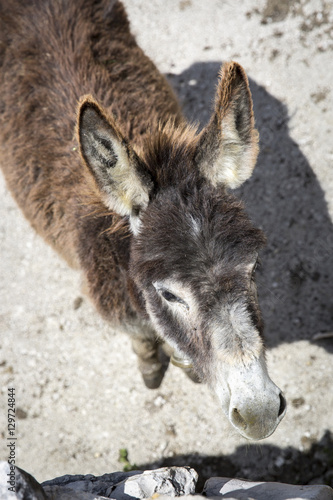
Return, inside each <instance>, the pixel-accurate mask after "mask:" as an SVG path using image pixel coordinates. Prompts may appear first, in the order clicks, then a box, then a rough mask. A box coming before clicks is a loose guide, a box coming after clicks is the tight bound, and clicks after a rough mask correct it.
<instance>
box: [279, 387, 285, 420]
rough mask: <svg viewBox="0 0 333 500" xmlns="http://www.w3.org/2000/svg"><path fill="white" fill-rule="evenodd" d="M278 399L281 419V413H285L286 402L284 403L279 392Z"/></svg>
mask: <svg viewBox="0 0 333 500" xmlns="http://www.w3.org/2000/svg"><path fill="white" fill-rule="evenodd" d="M279 397H280V408H279V417H281V415H283V413H284V412H285V411H286V408H287V402H286V400H285V398H284V396H282V394H281V392H280V394H279Z"/></svg>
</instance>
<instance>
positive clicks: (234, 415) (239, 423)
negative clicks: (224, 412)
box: [231, 408, 247, 429]
mask: <svg viewBox="0 0 333 500" xmlns="http://www.w3.org/2000/svg"><path fill="white" fill-rule="evenodd" d="M231 422H232V423H233V424H234V425H235V426H236V427H238V429H246V427H247V423H246V422H245V420H244V418H243V417H242V415H241V414H240V413H239V411H238V410H237V408H233V409H232V412H231Z"/></svg>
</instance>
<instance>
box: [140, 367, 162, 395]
mask: <svg viewBox="0 0 333 500" xmlns="http://www.w3.org/2000/svg"><path fill="white" fill-rule="evenodd" d="M140 371H141V375H142V378H143V381H144V383H145V386H146V387H147V388H148V389H158V388H159V387H160V385H161V383H162V380H163V377H164V373H165V368H164V366H163V365H162V363H154V364H152V365H148V366H147V365H141V366H140Z"/></svg>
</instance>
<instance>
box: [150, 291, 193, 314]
mask: <svg viewBox="0 0 333 500" xmlns="http://www.w3.org/2000/svg"><path fill="white" fill-rule="evenodd" d="M158 291H159V293H160V294H161V295H162V297H163V298H164V299H165V300H167V301H168V302H172V303H173V304H180V305H181V306H183V307H184V308H185V309H186V310H187V311H188V310H189V306H188V305H187V304H186V302H185V300H183V299H181V298H180V297H177V295H175V294H173V293H172V292H169V290H167V289H166V288H160V289H159V290H158Z"/></svg>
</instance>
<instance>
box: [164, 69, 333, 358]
mask: <svg viewBox="0 0 333 500" xmlns="http://www.w3.org/2000/svg"><path fill="white" fill-rule="evenodd" d="M220 66H221V63H220V62H210V63H196V64H194V65H192V66H191V67H190V68H189V69H187V70H186V71H184V72H183V73H181V74H180V75H173V74H169V75H167V76H168V79H169V81H170V82H171V84H172V86H173V87H174V88H175V90H176V93H177V95H178V96H179V98H180V102H181V104H182V106H183V110H184V113H185V115H186V116H187V118H188V119H189V120H190V121H199V122H200V124H201V126H202V125H204V124H205V123H206V122H207V121H208V119H209V117H210V113H211V109H212V103H213V99H214V93H215V83H216V82H217V75H218V72H219V69H220ZM250 87H251V91H252V96H253V101H254V113H255V118H256V126H257V128H258V130H259V133H260V155H259V158H258V163H257V166H256V168H255V171H254V174H253V176H252V178H251V179H250V180H249V181H248V182H247V183H246V184H245V186H244V187H242V188H241V189H239V190H238V194H239V195H240V197H241V198H242V199H243V200H244V202H245V205H246V208H247V211H248V213H249V214H250V215H251V217H252V219H253V220H254V222H255V223H256V224H257V225H258V226H260V227H262V228H263V230H264V231H265V233H266V235H267V238H268V244H267V247H266V249H265V250H264V251H263V253H262V255H261V260H262V266H261V269H260V270H259V271H258V273H257V283H258V289H259V299H260V304H261V308H262V311H263V316H264V320H265V324H266V343H267V345H268V346H269V347H273V346H275V345H278V344H279V343H281V342H293V341H296V340H302V339H308V340H312V338H313V336H314V335H315V334H317V333H318V332H329V331H332V330H333V294H332V282H333V225H332V222H331V220H330V217H329V214H328V210H327V205H326V202H325V199H324V192H323V190H322V188H321V186H320V184H319V182H318V180H317V178H316V176H315V174H314V172H313V171H312V169H311V166H310V165H309V163H308V161H307V159H306V158H305V156H304V155H303V153H302V152H301V150H300V149H299V147H298V145H297V144H296V143H295V141H294V140H293V139H292V138H291V137H290V135H289V129H288V120H289V117H288V110H287V108H286V106H285V105H284V104H283V103H281V102H280V101H279V100H277V99H276V98H275V97H273V96H272V95H271V94H269V93H268V92H267V90H265V88H263V87H262V86H260V85H258V84H256V83H255V82H254V81H253V80H250ZM319 342H320V345H322V346H323V347H325V348H326V349H327V350H329V351H331V352H333V340H332V339H330V340H326V341H325V340H321V341H319Z"/></svg>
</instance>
